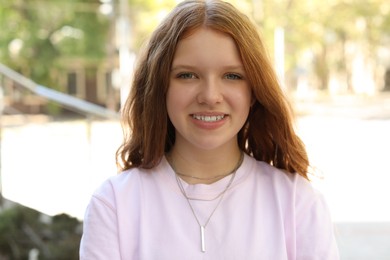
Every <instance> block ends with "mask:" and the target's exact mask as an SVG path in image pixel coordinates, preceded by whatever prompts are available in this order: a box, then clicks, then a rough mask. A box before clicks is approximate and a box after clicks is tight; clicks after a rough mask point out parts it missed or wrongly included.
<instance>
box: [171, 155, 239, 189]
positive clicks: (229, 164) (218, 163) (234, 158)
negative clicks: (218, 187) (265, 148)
mask: <svg viewBox="0 0 390 260" xmlns="http://www.w3.org/2000/svg"><path fill="white" fill-rule="evenodd" d="M241 156H242V152H241V151H240V149H239V148H238V147H237V149H231V150H230V152H226V150H225V151H224V152H223V153H218V152H216V151H203V152H201V153H193V152H185V151H179V150H177V149H172V151H171V152H170V154H168V155H167V157H168V160H169V161H170V163H171V164H172V166H173V168H174V170H175V171H176V173H178V175H180V178H182V179H183V180H184V181H185V182H187V183H189V184H198V183H204V184H211V183H213V182H216V181H218V180H220V179H222V178H224V177H225V176H227V175H229V174H231V173H233V171H234V170H235V169H236V168H237V166H238V164H239V163H240V160H241Z"/></svg>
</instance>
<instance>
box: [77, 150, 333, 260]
mask: <svg viewBox="0 0 390 260" xmlns="http://www.w3.org/2000/svg"><path fill="white" fill-rule="evenodd" d="M230 179H231V176H227V177H225V178H224V179H221V180H219V181H218V182H215V183H213V184H211V185H206V184H196V185H189V184H187V183H185V182H182V183H183V187H184V189H185V192H186V193H187V195H188V197H193V198H196V200H191V205H193V208H194V213H195V214H196V215H197V217H198V219H199V222H200V223H201V224H202V225H203V224H204V223H205V222H206V221H207V218H208V217H209V216H210V214H211V212H212V211H213V209H214V208H215V206H216V204H217V203H218V198H215V197H216V196H218V194H220V193H221V192H222V191H223V190H224V189H225V188H226V186H227V184H228V183H229V181H230ZM204 239H205V243H204V244H205V249H206V251H205V252H202V251H201V235H200V227H199V224H198V222H197V221H196V219H195V217H194V215H193V212H192V210H191V208H190V207H189V205H188V202H187V200H186V199H185V197H184V196H183V194H182V193H181V191H180V189H179V186H178V183H177V180H176V178H175V174H174V172H173V170H172V168H171V167H170V165H169V164H168V162H167V161H166V159H165V158H163V159H162V161H161V163H160V164H159V165H158V166H157V167H155V168H154V169H151V170H143V169H132V170H129V171H125V172H123V173H121V174H119V175H117V176H115V177H112V178H110V179H109V180H107V181H106V182H104V183H103V185H102V186H101V187H100V188H99V189H98V190H97V191H96V192H95V194H94V195H93V197H92V199H91V202H90V204H89V206H88V208H87V211H86V214H85V219H84V234H83V237H82V241H81V245H80V259H81V260H83V259H94V260H96V259H104V260H107V259H110V260H113V259H124V260H128V259H145V260H156V259H158V260H159V259H161V260H163V259H169V260H173V259H180V260H185V259H212V260H218V259H239V260H250V259H262V260H268V259H269V260H283V259H289V260H294V259H297V260H305V259H307V260H316V259H321V260H325V259H326V260H333V259H339V256H338V250H337V246H336V242H335V238H334V234H333V224H332V222H331V219H330V216H329V211H328V208H327V205H326V203H325V201H324V199H323V197H322V195H321V194H319V193H318V192H317V191H316V190H314V189H313V187H312V186H311V184H310V183H309V182H308V181H307V180H305V179H304V178H303V177H301V176H300V175H298V174H286V173H284V172H282V171H280V170H278V169H276V168H274V167H272V166H270V165H268V164H266V163H264V162H259V161H256V160H255V159H253V158H252V157H250V156H247V155H245V157H244V161H243V164H242V165H241V167H240V168H239V169H238V170H237V172H236V175H235V177H234V180H233V183H232V185H231V186H230V188H229V189H228V190H227V191H226V193H225V195H224V197H223V199H222V201H221V203H220V204H219V206H218V207H217V209H216V211H215V212H214V214H213V215H212V217H211V219H210V222H209V223H208V224H207V226H206V228H205V238H204Z"/></svg>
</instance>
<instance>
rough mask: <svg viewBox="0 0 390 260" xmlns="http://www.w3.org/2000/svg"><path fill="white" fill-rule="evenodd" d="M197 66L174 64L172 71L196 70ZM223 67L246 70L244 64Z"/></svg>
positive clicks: (224, 67)
mask: <svg viewBox="0 0 390 260" xmlns="http://www.w3.org/2000/svg"><path fill="white" fill-rule="evenodd" d="M196 68H197V67H196V66H192V65H186V64H178V65H175V66H172V68H171V71H176V70H194V69H196ZM221 69H223V70H243V71H245V69H244V66H243V65H227V66H222V67H221Z"/></svg>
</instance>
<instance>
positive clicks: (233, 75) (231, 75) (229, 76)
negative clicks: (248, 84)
mask: <svg viewBox="0 0 390 260" xmlns="http://www.w3.org/2000/svg"><path fill="white" fill-rule="evenodd" d="M224 77H225V78H226V79H231V80H238V79H242V76H241V75H240V74H237V73H228V74H226V75H225V76H224Z"/></svg>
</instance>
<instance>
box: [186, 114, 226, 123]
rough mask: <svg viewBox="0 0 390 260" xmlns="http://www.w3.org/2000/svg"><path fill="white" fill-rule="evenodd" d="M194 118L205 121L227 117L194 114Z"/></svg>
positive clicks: (215, 120)
mask: <svg viewBox="0 0 390 260" xmlns="http://www.w3.org/2000/svg"><path fill="white" fill-rule="evenodd" d="M192 118H194V119H196V120H199V121H203V122H210V123H212V122H218V121H221V120H222V119H224V118H225V115H219V116H202V115H192Z"/></svg>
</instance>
